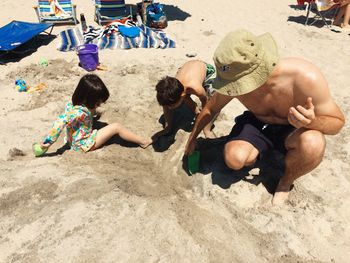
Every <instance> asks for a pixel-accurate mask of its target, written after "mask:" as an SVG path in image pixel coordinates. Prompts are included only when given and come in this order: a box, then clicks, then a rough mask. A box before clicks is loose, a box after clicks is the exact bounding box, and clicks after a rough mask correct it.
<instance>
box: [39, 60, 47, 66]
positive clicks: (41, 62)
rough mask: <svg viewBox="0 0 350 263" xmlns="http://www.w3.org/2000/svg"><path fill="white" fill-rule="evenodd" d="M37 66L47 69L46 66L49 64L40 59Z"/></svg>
mask: <svg viewBox="0 0 350 263" xmlns="http://www.w3.org/2000/svg"><path fill="white" fill-rule="evenodd" d="M39 65H40V66H43V67H47V66H48V65H49V62H48V61H47V59H46V58H42V59H40V61H39Z"/></svg>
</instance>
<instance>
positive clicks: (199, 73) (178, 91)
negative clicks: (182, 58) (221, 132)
mask: <svg viewBox="0 0 350 263" xmlns="http://www.w3.org/2000/svg"><path fill="white" fill-rule="evenodd" d="M214 73H215V69H214V67H213V66H212V65H210V64H206V63H204V62H203V61H200V60H191V61H188V62H186V63H185V64H184V65H183V66H182V67H181V68H180V69H179V70H178V72H177V73H176V76H175V77H169V76H167V77H165V78H163V79H161V80H160V81H159V82H158V84H157V85H156V91H157V100H158V103H159V104H160V105H161V106H163V112H164V117H165V122H166V124H165V128H164V130H163V131H161V132H158V133H157V134H156V135H154V136H153V137H154V138H157V137H159V136H162V135H166V134H168V133H169V132H171V131H172V129H173V113H174V110H175V109H176V108H178V107H180V106H181V105H182V103H184V104H185V105H187V106H188V107H189V108H190V109H191V111H192V112H193V113H194V114H196V115H197V114H199V112H200V109H199V107H197V104H196V103H195V102H194V101H193V100H192V98H191V97H190V96H191V95H194V96H197V97H198V98H199V100H200V101H201V104H202V105H201V107H202V108H204V106H205V105H206V103H207V101H208V98H209V97H210V96H211V94H212V91H213V90H212V88H211V86H210V84H209V83H208V82H209V79H210V77H211V76H212V75H213V74H214ZM211 127H212V122H211V123H209V124H208V125H207V126H206V127H205V128H204V130H203V132H204V135H205V137H206V138H212V137H214V134H213V133H212V132H211Z"/></svg>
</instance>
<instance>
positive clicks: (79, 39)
mask: <svg viewBox="0 0 350 263" xmlns="http://www.w3.org/2000/svg"><path fill="white" fill-rule="evenodd" d="M119 26H124V27H125V26H128V27H131V29H130V28H129V30H133V31H134V32H136V31H139V35H138V36H135V37H128V36H125V35H124V36H123V35H122V34H121V32H120V28H119ZM122 30H123V29H122ZM60 38H61V43H60V44H59V45H58V47H57V49H58V50H60V51H71V50H74V49H75V47H77V46H79V45H82V44H88V43H89V44H96V45H97V46H98V47H99V49H105V48H109V49H131V48H175V41H174V40H172V39H170V38H168V37H167V35H166V33H165V32H163V31H159V30H153V29H151V28H149V27H147V26H145V25H141V26H136V25H135V24H134V23H133V22H132V21H130V20H127V21H125V22H119V21H116V22H112V23H110V24H109V25H106V26H104V27H101V28H93V27H91V26H89V27H88V30H87V32H84V34H82V31H81V29H80V28H79V27H75V28H70V29H67V30H64V31H62V32H61V33H60Z"/></svg>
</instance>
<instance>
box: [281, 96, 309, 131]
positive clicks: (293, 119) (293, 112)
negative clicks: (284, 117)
mask: <svg viewBox="0 0 350 263" xmlns="http://www.w3.org/2000/svg"><path fill="white" fill-rule="evenodd" d="M314 119H315V107H314V104H313V103H312V98H311V97H308V98H307V100H306V103H305V105H304V107H303V106H300V105H298V106H296V107H290V108H289V113H288V121H289V123H290V124H291V125H293V126H294V127H295V128H297V129H299V128H302V127H307V126H308V125H310V123H311V122H312V121H313V120H314Z"/></svg>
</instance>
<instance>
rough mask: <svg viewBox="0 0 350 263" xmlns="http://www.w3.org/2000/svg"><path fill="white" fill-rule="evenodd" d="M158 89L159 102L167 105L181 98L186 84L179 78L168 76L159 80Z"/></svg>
mask: <svg viewBox="0 0 350 263" xmlns="http://www.w3.org/2000/svg"><path fill="white" fill-rule="evenodd" d="M156 91H157V100H158V103H159V104H160V105H161V106H167V105H172V104H175V103H176V102H178V101H179V100H180V98H181V94H182V93H183V92H184V86H183V85H182V83H181V82H180V81H179V80H178V79H176V78H173V77H169V76H166V77H165V78H163V79H161V80H160V81H159V82H158V84H157V85H156Z"/></svg>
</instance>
